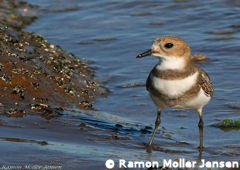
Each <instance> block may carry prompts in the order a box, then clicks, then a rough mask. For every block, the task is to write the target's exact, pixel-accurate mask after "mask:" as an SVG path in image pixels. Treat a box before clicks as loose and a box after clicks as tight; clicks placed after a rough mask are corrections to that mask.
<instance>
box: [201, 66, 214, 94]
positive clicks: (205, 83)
mask: <svg viewBox="0 0 240 170" xmlns="http://www.w3.org/2000/svg"><path fill="white" fill-rule="evenodd" d="M199 76H200V77H199V79H198V81H199V84H200V86H201V88H202V89H203V91H204V92H205V94H206V95H208V96H211V97H212V96H213V91H214V89H213V85H212V83H211V81H210V78H209V76H208V74H207V73H206V72H205V71H203V70H201V69H200V71H199Z"/></svg>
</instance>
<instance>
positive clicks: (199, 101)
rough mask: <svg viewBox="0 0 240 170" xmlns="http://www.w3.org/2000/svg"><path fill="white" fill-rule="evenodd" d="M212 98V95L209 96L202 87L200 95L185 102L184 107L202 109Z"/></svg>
mask: <svg viewBox="0 0 240 170" xmlns="http://www.w3.org/2000/svg"><path fill="white" fill-rule="evenodd" d="M210 99H211V97H210V96H207V95H206V94H205V92H204V91H203V90H202V89H200V91H199V92H198V95H196V96H195V97H193V98H191V99H189V100H188V101H186V102H184V103H183V104H182V105H183V107H184V108H189V109H200V108H202V107H204V106H205V105H206V104H208V102H209V101H210Z"/></svg>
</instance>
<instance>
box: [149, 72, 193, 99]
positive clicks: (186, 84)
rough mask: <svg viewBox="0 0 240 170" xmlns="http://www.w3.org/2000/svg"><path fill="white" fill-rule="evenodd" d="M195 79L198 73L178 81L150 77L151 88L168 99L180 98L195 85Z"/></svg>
mask: <svg viewBox="0 0 240 170" xmlns="http://www.w3.org/2000/svg"><path fill="white" fill-rule="evenodd" d="M197 77H198V72H196V73H194V74H193V75H191V76H188V77H186V78H184V79H180V80H165V79H161V78H157V77H155V76H153V75H151V79H152V83H153V86H154V87H155V88H156V89H157V90H159V91H160V92H161V93H162V94H165V95H167V96H168V97H170V98H175V97H178V96H181V95H182V94H183V93H185V92H186V91H187V90H189V89H190V88H191V87H192V86H193V85H194V84H195V83H196V80H197Z"/></svg>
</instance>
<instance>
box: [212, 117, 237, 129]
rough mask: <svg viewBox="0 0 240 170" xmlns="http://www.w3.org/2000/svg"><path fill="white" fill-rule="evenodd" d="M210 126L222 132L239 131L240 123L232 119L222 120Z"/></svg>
mask: <svg viewBox="0 0 240 170" xmlns="http://www.w3.org/2000/svg"><path fill="white" fill-rule="evenodd" d="M212 126H214V127H218V128H221V129H223V130H232V129H240V121H238V120H232V119H224V120H222V121H221V122H219V123H215V124H213V125H212Z"/></svg>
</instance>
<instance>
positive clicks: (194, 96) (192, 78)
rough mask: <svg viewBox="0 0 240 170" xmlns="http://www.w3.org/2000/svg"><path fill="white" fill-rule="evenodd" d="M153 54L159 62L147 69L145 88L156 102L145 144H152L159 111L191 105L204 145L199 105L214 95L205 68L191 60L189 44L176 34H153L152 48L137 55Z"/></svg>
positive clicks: (200, 146) (203, 104)
mask: <svg viewBox="0 0 240 170" xmlns="http://www.w3.org/2000/svg"><path fill="white" fill-rule="evenodd" d="M149 55H152V56H156V57H157V58H158V59H159V60H160V62H159V63H158V64H157V65H156V66H155V67H154V68H153V69H152V71H151V72H150V74H149V76H148V78H147V82H146V88H147V90H148V92H149V94H150V97H151V98H152V100H153V102H154V103H155V105H156V106H157V109H158V111H157V118H156V122H155V129H154V131H153V135H152V137H151V140H150V142H149V144H148V149H149V148H151V145H152V142H153V139H154V136H155V134H156V132H157V129H158V126H159V124H160V122H161V118H160V116H161V111H162V109H164V108H166V107H170V108H184V109H194V110H196V111H197V112H198V114H199V118H200V120H199V123H198V126H199V133H200V144H199V148H200V149H202V148H203V139H202V138H203V137H202V136H203V120H202V109H203V107H204V106H205V105H206V104H207V103H208V102H209V101H210V99H211V97H212V96H213V85H212V83H211V81H210V79H209V76H208V75H207V73H206V72H205V71H203V70H202V69H200V68H199V67H198V66H196V65H195V64H194V63H193V62H192V61H191V49H190V47H189V46H188V44H187V43H186V42H185V41H184V40H183V39H181V38H179V37H176V36H163V37H159V38H156V39H155V40H154V42H153V45H152V48H151V49H150V50H148V51H146V52H144V53H142V54H139V55H138V56H137V58H142V57H145V56H149Z"/></svg>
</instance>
